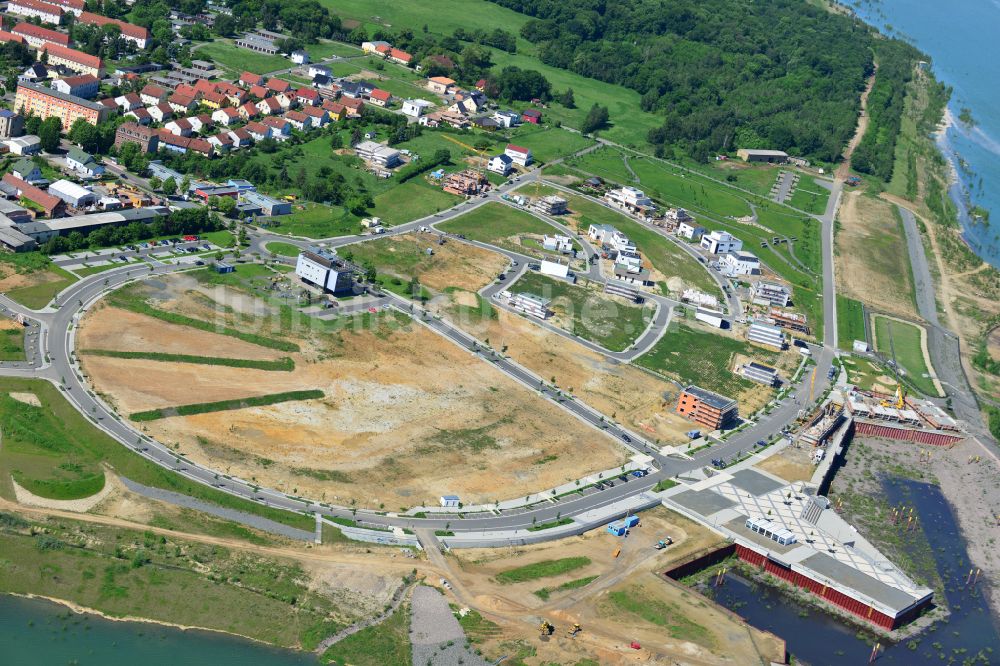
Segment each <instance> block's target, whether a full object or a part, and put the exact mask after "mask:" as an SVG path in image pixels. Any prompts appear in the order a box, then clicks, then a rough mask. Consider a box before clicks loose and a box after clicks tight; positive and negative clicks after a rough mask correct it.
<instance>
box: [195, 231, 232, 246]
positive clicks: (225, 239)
mask: <svg viewBox="0 0 1000 666" xmlns="http://www.w3.org/2000/svg"><path fill="white" fill-rule="evenodd" d="M201 237H202V239H204V240H205V241H207V242H209V243H211V244H212V245H217V246H219V247H232V246H234V245H235V244H236V239H235V238H233V234H232V233H230V232H229V231H226V230H225V229H220V230H219V231H206V232H203V233H202V234H201Z"/></svg>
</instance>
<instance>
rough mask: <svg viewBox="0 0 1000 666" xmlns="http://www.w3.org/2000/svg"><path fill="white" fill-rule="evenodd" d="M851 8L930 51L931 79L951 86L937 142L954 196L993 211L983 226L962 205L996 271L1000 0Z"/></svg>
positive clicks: (909, 0)
mask: <svg viewBox="0 0 1000 666" xmlns="http://www.w3.org/2000/svg"><path fill="white" fill-rule="evenodd" d="M845 4H848V3H845ZM849 6H851V7H852V8H853V9H854V10H855V12H856V13H857V14H858V16H859V17H861V18H862V19H864V20H865V21H866V22H868V23H870V24H872V25H874V26H876V27H878V28H880V29H882V30H883V32H888V31H887V30H886V27H887V26H891V27H892V28H893V29H894V30H895V31H896V33H898V34H899V35H900V36H902V37H904V38H906V39H907V40H908V41H910V42H911V43H912V44H914V45H915V46H916V47H917V48H919V49H920V50H921V51H923V52H924V53H926V54H928V55H929V56H930V57H931V60H932V63H933V67H932V68H933V71H934V75H935V76H936V77H937V78H938V79H939V80H940V81H942V82H944V83H946V84H947V85H949V86H951V87H952V88H953V89H954V92H953V94H952V98H951V103H950V105H949V108H950V109H951V112H952V116H953V117H954V118H955V119H956V123H955V125H954V126H953V127H952V128H951V129H950V130H949V131H948V132H947V136H945V137H944V138H943V140H942V142H941V144H940V145H941V148H942V150H943V152H944V153H945V155H946V156H948V158H949V159H950V160H951V161H952V163H953V165H954V166H955V167H956V169H957V171H958V174H959V180H960V182H959V183H958V184H957V185H956V186H955V187H954V188H953V191H952V196H953V198H955V199H956V201H963V200H964V199H966V198H968V199H969V200H970V201H971V202H972V203H973V204H974V205H978V206H981V207H982V208H985V209H986V210H988V211H990V212H991V213H992V215H993V218H994V219H992V220H991V221H990V222H989V223H986V224H983V223H977V222H975V221H973V220H971V219H969V216H968V215H966V214H964V211H965V208H964V207H963V206H960V207H961V208H962V210H963V215H962V220H961V222H962V227H963V229H964V230H965V234H964V235H965V239H966V241H967V242H968V243H969V246H970V247H972V249H973V250H974V251H975V252H976V254H978V255H979V256H980V257H982V258H983V259H985V260H986V261H987V262H989V263H990V264H992V265H993V266H997V267H1000V85H998V82H1000V40H998V39H997V30H998V29H1000V0H943V1H942V0H937V1H935V0H876V1H874V2H872V1H871V0H864V1H863V2H860V3H858V4H856V5H855V4H853V3H850V5H849ZM963 107H965V108H968V109H970V110H971V112H972V116H973V118H974V120H975V125H974V126H973V127H966V126H964V125H963V124H962V123H960V122H958V121H957V119H958V116H959V113H960V111H961V109H962V108H963ZM956 155H957V156H958V157H957V156H956ZM959 159H961V160H964V161H965V162H966V163H967V164H968V171H967V172H966V171H965V170H964V169H963V168H961V167H960V165H959Z"/></svg>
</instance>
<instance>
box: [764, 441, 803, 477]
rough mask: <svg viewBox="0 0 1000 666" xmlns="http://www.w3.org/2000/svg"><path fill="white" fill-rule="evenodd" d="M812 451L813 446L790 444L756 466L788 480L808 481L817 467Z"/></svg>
mask: <svg viewBox="0 0 1000 666" xmlns="http://www.w3.org/2000/svg"><path fill="white" fill-rule="evenodd" d="M812 452H813V449H812V447H795V446H794V445H793V446H789V447H786V448H785V449H783V450H782V451H780V452H778V453H776V454H774V455H773V456H771V457H769V458H767V459H766V460H764V461H762V462H759V463H757V464H756V465H754V467H757V468H759V469H762V470H764V471H766V472H770V473H771V474H774V475H775V476H778V477H780V478H782V479H784V480H785V481H788V482H794V481H808V480H809V479H811V478H812V475H813V472H814V471H815V469H816V465H814V464H813V462H812Z"/></svg>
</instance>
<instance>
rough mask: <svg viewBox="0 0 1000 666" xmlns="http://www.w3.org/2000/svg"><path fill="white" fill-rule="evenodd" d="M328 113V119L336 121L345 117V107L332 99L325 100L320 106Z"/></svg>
mask: <svg viewBox="0 0 1000 666" xmlns="http://www.w3.org/2000/svg"><path fill="white" fill-rule="evenodd" d="M320 108H322V109H323V110H324V111H326V112H327V113H329V114H330V121H331V122H335V123H338V122H340V121H341V120H343V119H344V118H346V117H347V107H346V106H344V105H343V104H341V103H339V102H334V101H333V100H329V99H328V100H325V101H324V102H323V105H322V106H321V107H320Z"/></svg>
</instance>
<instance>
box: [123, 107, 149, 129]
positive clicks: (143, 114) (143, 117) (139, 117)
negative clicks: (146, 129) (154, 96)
mask: <svg viewBox="0 0 1000 666" xmlns="http://www.w3.org/2000/svg"><path fill="white" fill-rule="evenodd" d="M125 117H126V118H133V119H135V121H136V122H137V123H139V124H140V125H148V124H150V123H151V122H153V116H151V115H150V113H149V110H148V109H143V108H138V109H132V110H131V111H129V112H128V113H126V114H125Z"/></svg>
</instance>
